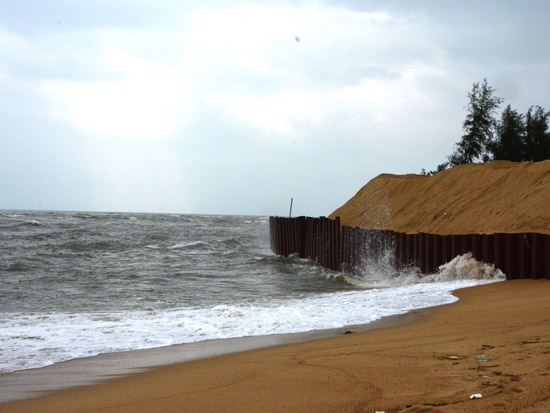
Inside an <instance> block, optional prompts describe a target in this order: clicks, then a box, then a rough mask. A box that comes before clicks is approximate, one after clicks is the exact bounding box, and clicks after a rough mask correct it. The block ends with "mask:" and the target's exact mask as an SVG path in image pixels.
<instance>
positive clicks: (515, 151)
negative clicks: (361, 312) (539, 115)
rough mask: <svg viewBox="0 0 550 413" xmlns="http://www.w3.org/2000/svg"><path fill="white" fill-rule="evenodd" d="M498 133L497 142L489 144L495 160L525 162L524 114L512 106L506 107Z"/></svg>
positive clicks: (497, 129)
mask: <svg viewBox="0 0 550 413" xmlns="http://www.w3.org/2000/svg"><path fill="white" fill-rule="evenodd" d="M496 132H497V133H496V140H495V141H493V142H490V143H489V144H488V149H489V151H490V152H492V153H493V159H503V160H507V161H513V162H521V161H523V160H525V142H524V139H525V121H524V116H523V115H522V114H520V113H518V111H517V110H514V109H512V107H511V106H510V105H508V106H506V109H504V111H503V112H502V117H501V120H500V122H499V124H498V125H497V128H496Z"/></svg>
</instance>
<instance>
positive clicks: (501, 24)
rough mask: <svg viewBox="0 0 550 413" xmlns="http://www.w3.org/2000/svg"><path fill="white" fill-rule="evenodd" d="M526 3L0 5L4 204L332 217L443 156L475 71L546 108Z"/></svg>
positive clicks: (534, 9)
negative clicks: (364, 192)
mask: <svg viewBox="0 0 550 413" xmlns="http://www.w3.org/2000/svg"><path fill="white" fill-rule="evenodd" d="M529 6H530V7H526V6H523V5H522V4H521V3H517V2H512V1H505V2H502V1H499V2H492V1H487V2H460V3H456V4H455V3H454V4H451V5H449V4H446V3H442V2H438V1H431V2H422V3H421V4H420V5H416V4H409V3H407V2H401V1H389V2H384V3H383V4H382V5H381V4H380V3H379V2H371V1H360V2H358V1H344V2H332V1H325V2H281V3H277V5H273V3H271V2H254V3H247V2H214V1H213V2H201V3H200V4H189V3H187V2H186V4H185V5H182V4H180V2H175V1H169V0H164V1H159V2H154V3H151V2H145V1H143V2H134V1H132V2H115V3H113V2H108V1H100V2H93V3H86V4H85V3H82V4H80V3H78V4H75V3H74V2H70V3H69V2H63V1H62V2H57V3H56V4H54V5H48V6H47V7H46V5H45V4H44V5H42V4H40V5H37V4H36V2H30V1H21V2H17V3H11V4H9V6H8V5H7V4H3V5H0V16H1V17H0V62H1V63H0V90H1V91H2V93H1V95H0V96H1V98H0V121H1V122H2V125H3V133H2V134H1V135H0V145H1V148H2V151H1V155H0V160H1V162H2V174H1V175H0V187H1V188H2V191H0V208H5V209H10V208H19V209H27V208H31V209H34V208H44V209H72V210H75V209H78V210H125V211H159V212H182V213H185V212H189V213H232V214H283V215H284V214H286V213H287V209H288V202H289V200H290V197H294V199H295V212H296V214H306V215H326V214H329V213H330V212H332V210H334V209H335V208H336V207H338V206H340V205H341V204H342V203H343V202H345V201H346V200H347V199H348V198H349V197H351V196H352V195H353V194H354V193H355V192H356V191H357V190H358V189H359V188H360V187H361V186H362V185H364V184H365V183H366V182H367V181H368V180H369V179H371V178H373V177H374V176H376V175H377V174H379V173H384V172H387V173H411V172H412V173H414V172H419V171H420V169H421V168H427V169H431V168H435V166H436V165H437V164H439V163H441V162H442V161H444V160H445V156H446V154H448V153H449V152H450V151H451V150H452V145H453V144H454V142H456V141H457V140H458V138H459V137H460V135H461V123H462V120H463V119H464V115H465V112H464V106H465V105H466V103H467V92H468V91H469V89H470V88H471V85H472V83H473V82H476V81H480V80H482V79H483V78H484V77H487V78H488V80H489V83H490V84H492V85H493V86H495V87H496V88H497V93H498V94H499V95H500V96H502V97H504V98H506V102H505V103H506V104H507V103H510V104H511V105H512V106H514V107H517V108H518V109H519V110H521V111H524V110H526V109H527V107H528V106H530V105H533V104H538V105H541V106H543V107H546V108H549V107H550V104H549V103H550V102H548V96H550V93H549V92H550V90H549V89H550V85H549V84H548V82H547V73H548V69H549V66H550V61H549V60H550V53H549V52H548V51H547V48H546V47H545V44H544V42H543V41H541V39H545V38H546V37H548V34H549V33H548V32H549V31H550V29H549V28H548V25H547V24H546V22H545V21H544V18H545V16H547V15H548V7H549V6H548V5H547V4H546V3H545V2H541V1H534V2H530V3H529ZM296 37H299V39H300V41H299V42H297V41H296V40H295V38H296Z"/></svg>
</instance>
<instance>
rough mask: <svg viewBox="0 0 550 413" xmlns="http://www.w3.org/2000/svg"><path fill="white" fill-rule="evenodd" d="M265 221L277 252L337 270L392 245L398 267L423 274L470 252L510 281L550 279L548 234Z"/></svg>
mask: <svg viewBox="0 0 550 413" xmlns="http://www.w3.org/2000/svg"><path fill="white" fill-rule="evenodd" d="M269 225H270V234H269V235H270V245H271V249H272V251H273V252H274V253H275V254H277V255H285V256H288V255H290V254H295V253H297V254H299V255H300V257H302V258H309V259H312V260H314V261H316V262H319V263H320V264H321V265H323V266H325V267H327V268H330V269H333V270H336V271H341V270H344V271H346V272H351V273H355V272H357V271H360V270H361V268H360V264H361V262H363V260H364V258H365V254H370V257H372V258H375V259H376V258H380V257H381V254H385V253H386V251H387V250H388V249H390V250H391V249H393V252H394V265H395V266H396V268H398V269H399V268H400V267H403V266H408V265H411V264H413V265H416V266H418V267H419V268H420V270H421V271H422V272H424V273H427V272H434V271H436V270H437V268H438V267H439V266H440V265H442V264H444V263H446V262H449V261H450V260H451V259H453V258H454V257H456V256H457V255H462V254H465V253H466V252H471V253H472V255H473V256H474V257H475V258H476V259H478V260H481V261H484V262H487V263H493V264H494V265H495V267H497V268H500V269H501V270H502V271H503V272H504V273H505V274H506V276H507V278H508V279H513V278H528V277H532V278H548V279H550V235H548V234H537V233H526V234H489V235H478V234H468V235H448V236H440V235H433V234H424V233H419V234H403V233H395V232H393V231H386V230H364V229H361V228H350V227H342V226H341V225H340V220H339V219H336V220H331V219H327V218H325V217H320V218H310V217H297V218H280V217H270V219H269Z"/></svg>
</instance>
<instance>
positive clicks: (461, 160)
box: [449, 79, 503, 167]
mask: <svg viewBox="0 0 550 413" xmlns="http://www.w3.org/2000/svg"><path fill="white" fill-rule="evenodd" d="M494 93H495V89H494V88H492V87H491V86H489V84H488V83H487V79H483V82H482V83H481V84H480V83H474V85H473V87H472V91H471V92H470V93H468V98H469V99H470V101H469V103H468V114H467V115H466V120H464V123H463V125H462V129H463V130H464V135H462V138H461V139H460V141H459V142H458V143H457V144H456V145H455V150H454V152H453V153H452V154H451V155H450V156H449V166H451V167H452V166H458V165H464V164H467V163H472V162H476V161H480V160H482V161H486V160H488V159H489V158H488V156H489V155H488V153H487V145H488V143H489V142H492V141H493V136H494V131H495V127H496V121H495V114H496V110H497V109H498V107H499V106H500V104H501V103H502V100H503V99H502V98H499V97H498V96H495V94H494Z"/></svg>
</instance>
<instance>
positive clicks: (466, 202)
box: [330, 160, 550, 235]
mask: <svg viewBox="0 0 550 413" xmlns="http://www.w3.org/2000/svg"><path fill="white" fill-rule="evenodd" d="M336 216H339V217H340V219H341V223H342V225H348V226H354V227H355V226H356V227H361V228H365V229H391V230H394V231H397V232H406V233H416V232H426V233H432V234H440V235H448V234H469V233H481V234H492V233H498V232H507V233H519V232H539V233H543V234H550V160H548V161H543V162H521V163H514V162H508V161H495V162H489V163H485V164H470V165H464V166H459V167H456V168H452V169H448V170H446V171H443V172H440V173H438V174H436V175H435V176H422V175H413V174H410V175H391V174H382V175H379V176H377V177H376V178H374V179H373V180H371V181H370V182H369V183H367V184H366V185H365V186H364V187H363V188H361V190H360V191H359V192H358V193H357V194H356V195H355V196H354V197H353V198H351V199H350V200H349V201H348V202H346V203H345V204H344V205H343V206H342V207H340V208H338V209H337V210H336V211H334V212H333V213H332V214H331V215H330V217H332V218H334V217H336Z"/></svg>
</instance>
